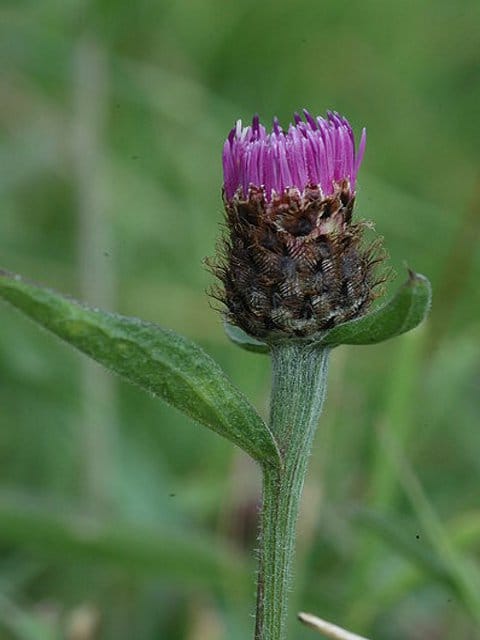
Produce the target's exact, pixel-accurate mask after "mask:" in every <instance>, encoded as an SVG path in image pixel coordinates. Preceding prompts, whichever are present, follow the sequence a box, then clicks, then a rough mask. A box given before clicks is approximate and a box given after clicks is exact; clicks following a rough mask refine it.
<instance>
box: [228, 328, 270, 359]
mask: <svg viewBox="0 0 480 640" xmlns="http://www.w3.org/2000/svg"><path fill="white" fill-rule="evenodd" d="M224 328H225V333H226V334H227V337H228V338H230V340H231V341H232V342H234V343H235V344H236V345H237V346H239V347H241V348H242V349H245V350H246V351H254V352H255V353H268V351H269V347H268V344H265V342H261V341H260V340H256V339H255V338H252V337H251V336H249V335H248V333H245V331H243V329H240V327H236V326H235V325H233V324H230V323H229V322H225V323H224Z"/></svg>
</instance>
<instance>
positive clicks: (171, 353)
mask: <svg viewBox="0 0 480 640" xmlns="http://www.w3.org/2000/svg"><path fill="white" fill-rule="evenodd" d="M0 297H2V298H4V299H5V300H7V301H8V302H10V303H11V304H12V305H13V306H15V307H17V308H18V309H20V310H21V311H23V312H24V313H25V314H26V315H27V316H29V317H30V318H32V319H33V320H35V321H36V322H38V323H39V324H41V325H43V326H44V327H46V328H47V329H49V330H50V331H51V332H52V333H54V334H56V335H57V336H59V337H60V338H62V339H63V340H65V341H66V342H69V343H70V344H72V345H73V346H75V347H76V348H77V349H79V350H80V351H83V352H84V353H86V354H87V355H89V356H90V357H91V358H93V359H94V360H97V362H100V363H101V364H103V365H104V366H105V367H107V368H108V369H110V370H112V371H114V372H116V373H118V374H119V375H121V376H122V377H124V378H126V379H127V380H129V381H130V382H133V383H135V384H137V385H139V386H140V387H142V388H143V389H145V390H146V391H149V392H150V393H153V394H154V395H156V396H158V397H160V398H162V399H163V400H165V401H166V402H168V403H169V404H171V405H173V406H174V407H176V408H177V409H180V410H181V411H183V412H184V413H186V414H187V415H188V416H190V417H191V418H193V419H194V420H197V422H199V423H201V424H203V425H205V426H207V427H209V428H210V429H212V430H213V431H216V432H217V433H219V434H221V435H223V436H225V437H226V438H228V439H229V440H231V441H232V442H234V443H235V444H237V445H238V446H239V447H241V448H242V449H244V450H245V451H246V452H247V453H249V454H250V455H251V456H252V457H253V458H254V459H256V460H258V461H259V462H262V463H268V464H271V465H278V464H279V461H280V457H279V453H278V448H277V446H276V443H275V440H274V438H273V436H272V434H271V433H270V431H269V429H268V427H267V426H266V424H265V423H264V421H263V420H262V419H261V417H260V416H259V415H258V413H257V412H256V411H255V409H254V408H253V407H252V406H251V404H250V403H249V402H248V400H247V399H246V398H245V396H243V394H242V393H241V392H240V391H239V390H238V389H237V388H236V387H235V386H234V385H233V384H232V383H231V382H230V381H229V380H228V378H227V377H226V374H225V373H224V372H223V371H222V369H221V368H220V367H219V366H218V364H217V363H216V362H215V361H214V360H212V358H210V356H208V355H207V354H206V353H205V352H204V351H203V350H202V349H201V348H200V347H199V346H198V345H196V344H195V343H194V342H191V341H190V340H187V339H186V338H183V337H181V336H179V335H177V334H175V333H173V332H172V331H167V330H165V329H162V328H161V327H159V326H157V325H155V324H152V323H147V322H143V321H142V320H138V319H137V318H126V317H124V316H120V315H116V314H112V313H107V312H105V311H102V310H100V309H90V308H88V307H86V306H84V305H81V304H79V303H78V302H75V301H74V300H71V299H68V298H65V297H63V296H61V295H60V294H58V293H55V292H54V291H51V290H49V289H44V288H42V287H39V286H37V285H34V284H31V283H28V282H26V281H25V280H23V279H22V278H21V277H20V276H15V275H12V274H9V273H6V272H5V271H0Z"/></svg>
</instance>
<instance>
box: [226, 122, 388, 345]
mask: <svg viewBox="0 0 480 640" xmlns="http://www.w3.org/2000/svg"><path fill="white" fill-rule="evenodd" d="M303 113H304V118H305V119H304V120H302V119H301V118H300V116H298V115H296V116H295V124H291V125H290V126H289V127H288V130H287V131H283V130H282V128H281V127H280V124H279V123H278V120H276V119H275V120H274V121H273V129H272V131H271V133H267V131H266V129H265V127H264V126H263V125H261V124H260V121H259V119H258V117H257V116H255V117H254V118H253V121H252V125H251V126H249V127H242V124H241V122H240V121H239V122H238V123H237V125H236V126H235V127H234V128H233V129H232V130H231V131H230V134H229V135H228V138H227V140H226V142H225V145H224V148H223V171H224V185H223V197H224V203H225V211H226V221H227V229H228V235H227V236H226V237H225V238H224V243H223V251H222V256H221V258H220V260H219V261H217V263H216V265H215V267H214V271H215V273H216V275H217V276H218V277H219V279H220V280H221V281H222V285H223V287H222V288H221V289H219V290H217V291H216V293H215V294H214V295H215V296H216V297H217V298H219V299H220V300H221V301H222V302H223V303H224V305H225V307H226V310H227V319H228V320H229V321H230V322H231V323H233V324H236V325H237V326H239V327H240V328H242V329H243V330H244V331H246V332H247V333H248V334H250V335H252V336H255V337H257V338H261V339H264V340H267V341H275V340H277V339H281V340H284V339H285V338H288V337H296V338H305V339H308V340H311V339H315V338H316V336H318V335H319V334H321V333H322V332H323V331H325V330H327V329H329V328H331V327H333V326H335V325H337V324H340V323H342V322H345V321H347V320H350V319H352V318H355V317H358V316H360V315H362V314H363V313H365V312H366V311H367V309H368V306H369V305H370V303H371V301H372V300H373V298H374V297H375V296H374V292H373V290H374V287H375V286H376V285H377V284H378V282H379V280H378V279H376V278H375V274H374V266H375V264H376V263H377V262H379V260H380V258H379V257H378V253H377V252H376V250H375V248H374V247H372V246H371V247H370V248H367V249H365V248H363V247H362V246H361V240H362V234H363V230H364V228H365V223H361V222H360V223H359V222H357V223H352V214H353V207H354V202H355V185H356V179H357V173H358V169H359V167H360V163H361V161H362V157H363V153H364V150H365V142H366V135H365V130H364V131H363V132H362V135H361V137H360V143H359V145H358V149H356V147H355V139H354V135H353V131H352V128H351V126H350V124H349V123H348V121H347V120H346V119H345V118H343V117H342V116H340V115H339V114H338V113H334V112H329V113H328V115H327V117H326V118H321V117H318V118H314V117H312V116H311V115H310V114H309V113H308V111H304V112H303Z"/></svg>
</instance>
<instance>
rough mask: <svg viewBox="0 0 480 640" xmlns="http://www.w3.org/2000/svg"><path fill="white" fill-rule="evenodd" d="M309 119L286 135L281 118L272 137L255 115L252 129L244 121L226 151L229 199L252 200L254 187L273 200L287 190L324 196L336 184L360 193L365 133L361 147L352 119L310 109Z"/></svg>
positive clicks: (297, 120)
mask: <svg viewBox="0 0 480 640" xmlns="http://www.w3.org/2000/svg"><path fill="white" fill-rule="evenodd" d="M303 114H304V118H305V121H304V120H302V118H301V117H300V116H299V114H298V113H296V114H295V116H294V120H295V124H290V126H289V127H288V131H283V129H282V127H281V126H280V124H279V122H278V120H277V118H274V120H273V130H272V132H271V133H267V131H266V129H265V127H264V126H263V125H262V124H261V123H260V121H259V118H258V116H254V118H253V121H252V125H251V126H250V127H242V122H241V120H239V121H238V122H237V124H236V126H235V127H234V128H233V129H232V130H231V131H230V133H229V135H228V138H227V140H226V141H225V145H224V147H223V175H224V188H225V196H226V198H227V200H230V199H231V198H233V196H234V195H235V194H236V193H237V192H238V191H239V190H240V192H241V196H243V197H247V196H248V192H249V189H250V188H251V187H256V188H262V189H263V190H264V192H265V198H266V200H267V201H268V202H271V200H272V199H273V198H274V197H275V195H281V194H282V193H283V192H284V191H285V190H286V189H290V188H294V189H297V190H298V191H299V192H303V191H304V189H305V187H307V186H308V187H319V188H320V189H321V190H322V193H323V195H324V196H329V195H331V194H332V193H333V192H334V190H335V185H336V184H339V183H341V182H342V181H343V180H348V182H349V184H350V188H351V190H352V191H354V190H355V181H356V178H357V173H358V170H359V167H360V163H361V162H362V158H363V154H364V152H365V143H366V131H365V129H363V131H362V135H361V137H360V143H359V145H358V149H357V150H355V138H354V135H353V131H352V127H351V126H350V123H349V122H348V120H347V119H346V118H344V117H343V116H341V115H339V114H338V113H336V112H331V111H329V112H328V113H327V117H326V118H322V117H320V116H318V117H317V118H314V117H313V116H312V115H311V114H310V113H309V112H308V111H307V110H306V109H304V111H303Z"/></svg>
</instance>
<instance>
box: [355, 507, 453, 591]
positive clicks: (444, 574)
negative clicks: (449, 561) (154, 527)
mask: <svg viewBox="0 0 480 640" xmlns="http://www.w3.org/2000/svg"><path fill="white" fill-rule="evenodd" d="M356 521H357V522H359V523H360V524H361V525H363V526H365V527H367V528H368V529H370V530H371V531H373V532H374V533H375V534H376V535H377V536H378V537H379V538H381V539H382V540H384V541H385V542H387V543H388V544H389V545H390V546H391V547H392V548H393V549H394V550H395V551H397V552H400V553H401V554H402V555H403V556H404V557H405V558H407V559H408V560H410V561H411V562H412V563H413V564H414V565H415V566H416V567H417V568H419V569H420V570H422V571H423V572H425V573H427V574H429V575H430V576H431V577H432V578H433V579H435V580H441V581H442V582H444V583H445V584H447V585H448V586H449V587H450V588H456V584H455V580H454V579H453V578H452V576H451V574H450V572H449V570H448V567H447V566H445V564H444V563H443V561H442V558H441V557H439V556H437V555H436V554H435V553H434V552H432V549H431V547H430V546H425V545H424V544H420V543H419V541H418V539H417V537H415V536H413V535H409V534H407V533H405V523H404V522H399V521H395V518H394V517H393V516H392V514H391V513H389V514H388V517H386V516H385V515H383V513H380V512H378V511H373V510H370V509H360V510H359V511H358V512H357V513H356Z"/></svg>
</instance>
